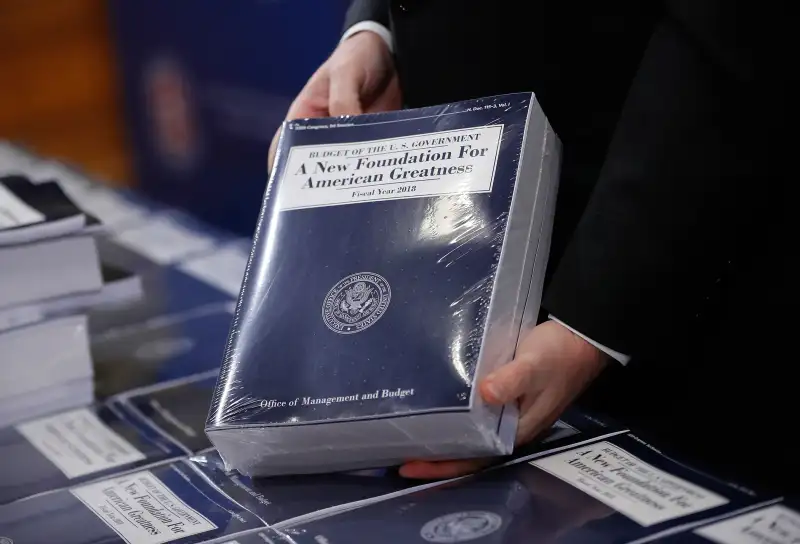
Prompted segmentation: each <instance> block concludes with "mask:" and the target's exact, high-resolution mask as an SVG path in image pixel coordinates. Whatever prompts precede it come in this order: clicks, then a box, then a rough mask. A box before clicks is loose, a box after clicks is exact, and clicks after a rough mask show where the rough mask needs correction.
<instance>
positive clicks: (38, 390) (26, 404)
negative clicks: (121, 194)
mask: <svg viewBox="0 0 800 544" xmlns="http://www.w3.org/2000/svg"><path fill="white" fill-rule="evenodd" d="M101 230H102V225H101V223H100V221H98V220H97V219H96V218H95V217H93V216H92V215H90V214H88V213H86V212H85V211H83V210H82V209H81V208H79V207H78V206H77V205H76V204H75V203H74V202H73V201H72V200H71V199H70V198H69V197H68V196H67V194H66V193H65V192H64V191H63V189H62V188H61V186H60V185H59V183H58V181H57V180H52V181H50V180H48V181H39V182H34V181H32V180H31V179H30V178H29V177H27V176H24V175H7V176H3V177H0V354H2V355H0V356H1V357H2V367H3V372H4V377H5V379H4V380H3V382H2V384H0V424H8V423H12V422H15V421H20V420H23V419H27V418H30V417H35V416H36V415H40V414H44V413H48V412H52V411H54V410H58V409H63V408H66V407H68V406H74V405H80V404H85V403H86V402H91V400H92V399H93V370H92V358H91V352H90V347H89V335H88V323H87V317H86V315H85V314H86V311H88V309H90V308H92V307H95V306H101V305H106V304H114V303H117V302H120V301H124V300H129V299H131V298H135V297H136V296H138V293H139V291H140V286H139V284H138V282H137V278H136V277H135V276H133V275H131V274H129V273H127V272H126V271H124V270H120V269H117V268H113V267H108V266H106V267H104V266H103V265H102V263H101V260H100V258H99V255H98V249H97V240H96V237H97V235H98V233H99V232H100V231H101Z"/></svg>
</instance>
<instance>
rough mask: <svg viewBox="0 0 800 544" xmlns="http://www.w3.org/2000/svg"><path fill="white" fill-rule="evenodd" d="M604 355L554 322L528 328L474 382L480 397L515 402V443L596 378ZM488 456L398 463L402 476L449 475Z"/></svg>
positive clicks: (480, 464)
mask: <svg viewBox="0 0 800 544" xmlns="http://www.w3.org/2000/svg"><path fill="white" fill-rule="evenodd" d="M607 361H608V356H607V355H606V354H605V353H603V352H602V351H601V350H599V349H597V348H596V347H594V346H593V345H591V344H590V343H588V342H587V341H586V340H584V339H583V338H581V337H580V336H578V335H576V334H574V333H573V332H572V331H570V330H569V329H567V328H566V327H564V326H563V325H560V324H559V323H557V322H555V321H548V322H545V323H542V324H541V325H539V326H537V327H536V328H534V329H533V330H532V331H531V332H530V333H529V334H528V335H527V336H526V337H525V338H524V339H523V341H522V342H521V343H520V347H519V349H518V350H517V356H516V358H515V359H514V360H513V361H512V362H510V363H508V364H507V365H504V366H502V367H500V368H499V369H497V370H496V371H495V372H494V373H492V374H490V375H489V376H487V377H486V379H484V380H483V381H482V382H481V383H480V384H479V387H480V392H481V396H482V397H483V398H484V399H485V400H486V402H488V403H490V404H494V405H503V404H507V403H510V402H514V401H516V402H518V403H519V408H520V419H519V426H518V428H517V440H516V443H517V445H518V446H520V445H523V444H526V443H528V442H530V441H532V440H534V439H535V438H536V437H537V436H538V435H539V434H540V433H541V432H542V431H544V430H546V429H548V428H549V427H550V426H551V425H553V423H555V422H556V420H557V419H558V418H559V416H560V415H561V414H562V412H563V411H564V410H565V409H566V408H567V407H568V406H569V405H570V404H571V403H572V401H574V400H575V399H576V398H577V397H578V395H580V394H581V392H583V391H584V389H585V388H586V387H587V386H588V385H589V384H590V383H591V382H592V380H594V379H595V377H597V375H598V374H600V372H601V371H602V370H603V368H604V367H605V365H606V363H607ZM488 462H489V461H488V460H480V459H478V460H476V459H467V460H457V461H440V462H424V461H412V462H409V463H406V464H405V465H404V466H402V467H401V469H400V473H401V474H402V475H403V476H405V477H407V478H419V479H441V478H455V477H457V476H462V475H464V474H469V473H472V472H475V471H477V470H479V469H481V468H483V467H484V466H486V465H487V464H488Z"/></svg>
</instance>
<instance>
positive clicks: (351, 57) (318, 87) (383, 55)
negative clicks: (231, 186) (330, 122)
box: [269, 31, 402, 171]
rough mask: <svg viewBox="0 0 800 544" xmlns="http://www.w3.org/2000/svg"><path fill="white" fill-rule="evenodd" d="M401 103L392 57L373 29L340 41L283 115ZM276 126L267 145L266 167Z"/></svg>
mask: <svg viewBox="0 0 800 544" xmlns="http://www.w3.org/2000/svg"><path fill="white" fill-rule="evenodd" d="M401 105H402V98H401V94H400V85H399V83H398V79H397V71H396V70H395V66H394V59H392V54H391V52H390V51H389V48H388V47H386V43H384V41H383V40H382V39H381V38H380V36H378V35H377V34H375V33H374V32H369V31H365V32H359V33H357V34H355V35H353V36H351V37H350V38H348V39H346V40H345V41H343V42H342V43H341V44H339V46H338V47H337V48H336V50H334V52H333V54H331V56H330V57H329V58H328V60H327V61H325V63H324V64H323V65H322V66H320V67H319V68H318V69H317V71H316V72H315V73H314V75H312V76H311V78H310V79H309V80H308V83H306V85H305V87H304V88H303V90H302V91H300V94H298V95H297V98H295V100H294V102H293V103H292V105H291V107H290V108H289V112H288V113H287V115H286V118H287V119H303V118H308V117H330V116H334V117H335V116H339V115H358V114H360V113H373V112H379V111H389V110H396V109H398V108H400V106H401ZM279 134H280V130H279V131H278V133H276V134H275V136H274V137H273V139H272V145H270V148H269V170H270V171H271V170H272V162H273V161H274V159H275V151H276V149H277V145H278V136H279Z"/></svg>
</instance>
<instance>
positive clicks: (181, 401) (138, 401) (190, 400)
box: [113, 370, 218, 453]
mask: <svg viewBox="0 0 800 544" xmlns="http://www.w3.org/2000/svg"><path fill="white" fill-rule="evenodd" d="M217 374H218V371H217V370H212V371H209V372H204V373H201V374H197V375H196V376H189V377H188V378H179V379H177V380H173V381H170V382H165V383H162V384H157V385H153V386H149V387H145V388H141V389H136V390H133V391H129V392H126V393H123V394H121V395H119V396H118V397H116V398H115V399H114V401H113V402H114V404H115V405H116V406H118V408H119V410H121V411H123V412H125V413H133V414H135V416H136V417H138V418H140V419H143V420H145V421H147V422H148V423H149V424H150V425H152V426H154V427H156V428H158V429H160V430H161V431H162V432H164V433H165V434H166V435H168V436H170V437H172V438H173V439H174V440H175V441H176V442H179V443H180V444H181V445H182V446H183V447H184V448H186V450H188V451H190V452H192V453H199V452H201V451H203V450H207V449H209V448H211V442H210V441H209V440H208V436H206V433H205V420H206V414H207V413H208V407H209V405H210V404H211V395H212V393H213V391H214V386H215V385H216V383H217Z"/></svg>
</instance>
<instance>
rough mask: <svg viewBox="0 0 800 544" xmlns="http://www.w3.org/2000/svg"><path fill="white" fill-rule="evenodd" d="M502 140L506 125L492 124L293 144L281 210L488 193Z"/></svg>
mask: <svg viewBox="0 0 800 544" xmlns="http://www.w3.org/2000/svg"><path fill="white" fill-rule="evenodd" d="M314 128H318V127H314ZM290 129H292V130H301V129H305V130H309V128H307V127H298V126H294V125H290ZM502 136H503V125H489V126H480V127H474V128H468V129H461V130H449V131H441V132H432V133H428V134H415V135H413V136H405V137H401V138H387V139H385V140H373V141H367V142H354V143H344V144H324V145H302V146H294V147H292V148H291V149H290V150H289V156H288V158H287V160H286V167H285V169H284V173H283V178H282V180H281V183H280V186H279V189H278V209H279V210H299V209H303V208H317V207H323V206H337V205H341V204H356V203H359V202H374V201H380V200H384V201H385V200H397V199H403V198H418V197H426V196H428V197H429V196H441V195H456V194H467V193H485V192H489V191H491V189H492V184H493V182H494V173H495V168H496V166H497V157H498V154H499V151H500V143H501V141H502Z"/></svg>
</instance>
